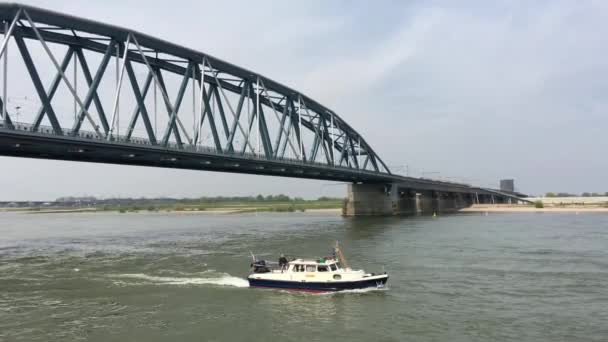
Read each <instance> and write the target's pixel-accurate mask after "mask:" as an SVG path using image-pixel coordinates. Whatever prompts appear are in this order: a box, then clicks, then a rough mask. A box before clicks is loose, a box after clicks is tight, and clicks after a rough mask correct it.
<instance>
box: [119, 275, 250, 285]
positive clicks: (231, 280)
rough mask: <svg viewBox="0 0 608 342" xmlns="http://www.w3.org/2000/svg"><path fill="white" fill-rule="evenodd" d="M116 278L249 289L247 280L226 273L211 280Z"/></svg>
mask: <svg viewBox="0 0 608 342" xmlns="http://www.w3.org/2000/svg"><path fill="white" fill-rule="evenodd" d="M117 276H118V277H121V278H131V279H140V280H146V281H149V282H153V283H158V284H166V285H219V286H233V287H249V282H248V281H247V280H245V279H243V278H239V277H233V276H231V275H230V274H227V273H224V274H222V275H220V276H219V277H213V278H211V277H210V278H200V277H198V278H190V277H157V276H149V275H146V274H143V273H129V274H119V275H117Z"/></svg>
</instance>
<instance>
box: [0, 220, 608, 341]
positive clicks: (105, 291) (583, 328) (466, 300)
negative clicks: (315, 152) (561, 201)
mask: <svg viewBox="0 0 608 342" xmlns="http://www.w3.org/2000/svg"><path fill="white" fill-rule="evenodd" d="M335 240H340V241H341V243H342V244H343V246H344V250H345V253H346V255H347V257H348V259H349V262H350V263H351V264H352V265H353V266H356V267H361V268H364V269H366V270H368V271H371V272H373V271H381V270H382V269H383V268H384V269H385V270H386V271H387V272H388V273H389V275H390V276H391V278H390V280H389V288H388V289H387V290H374V291H355V292H347V293H337V294H329V295H313V294H301V293H295V292H282V291H274V290H260V289H250V288H248V287H247V281H246V280H245V277H246V275H247V272H248V270H249V269H248V268H249V251H250V250H251V251H254V252H255V253H256V254H259V255H261V256H264V257H268V258H273V259H274V258H276V257H277V255H278V254H279V253H281V252H283V253H286V254H289V255H295V256H322V255H327V254H328V252H329V250H330V247H331V245H332V244H333V242H334V241H335ZM79 340H82V341H85V340H86V341H175V342H177V341H606V340H608V215H602V214H586V215H574V214H497V215H489V216H482V215H454V216H441V217H437V218H427V217H420V218H407V219H400V218H371V219H344V218H341V217H338V216H335V215H333V214H311V213H297V214H263V215H253V214H252V215H222V216H219V215H218V216H213V215H176V214H162V213H155V214H151V213H145V214H51V215H42V214H12V213H0V341H79Z"/></svg>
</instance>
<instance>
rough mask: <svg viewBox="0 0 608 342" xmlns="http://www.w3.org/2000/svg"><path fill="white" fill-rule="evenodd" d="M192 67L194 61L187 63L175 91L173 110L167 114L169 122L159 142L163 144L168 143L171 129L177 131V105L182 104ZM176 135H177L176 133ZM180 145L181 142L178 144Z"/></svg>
mask: <svg viewBox="0 0 608 342" xmlns="http://www.w3.org/2000/svg"><path fill="white" fill-rule="evenodd" d="M193 67H194V63H192V62H190V63H188V67H187V68H186V73H184V78H183V79H182V84H181V85H180V87H179V91H178V93H177V98H176V99H175V103H174V105H173V110H172V112H171V115H170V116H169V123H168V124H167V128H166V129H165V134H163V139H162V142H161V144H162V145H163V146H167V144H168V143H169V137H170V136H171V131H173V132H177V131H178V128H177V125H176V120H177V113H178V112H179V107H180V106H181V104H182V100H183V99H184V94H185V93H186V87H187V86H188V81H190V75H191V74H192V70H193ZM176 137H177V135H176ZM180 145H181V144H180Z"/></svg>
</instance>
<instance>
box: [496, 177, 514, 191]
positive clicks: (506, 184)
mask: <svg viewBox="0 0 608 342" xmlns="http://www.w3.org/2000/svg"><path fill="white" fill-rule="evenodd" d="M500 190H502V191H508V192H515V181H514V180H513V179H501V180H500Z"/></svg>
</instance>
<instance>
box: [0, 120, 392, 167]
mask: <svg viewBox="0 0 608 342" xmlns="http://www.w3.org/2000/svg"><path fill="white" fill-rule="evenodd" d="M0 129H5V130H13V131H19V132H27V133H34V134H43V135H52V136H65V137H70V138H79V139H82V140H95V141H102V142H107V143H119V144H129V145H136V146H147V147H151V148H161V149H165V150H170V151H177V152H194V153H204V154H206V155H209V154H212V155H215V156H217V157H236V158H245V159H248V160H259V161H276V162H281V163H288V164H291V165H305V166H315V167H322V168H325V169H328V170H332V169H337V170H348V171H350V172H357V173H362V174H370V175H378V172H372V171H367V170H362V169H357V168H353V167H344V166H339V165H328V164H323V163H319V162H312V161H302V160H300V159H295V158H288V157H274V158H268V157H266V156H265V155H263V154H255V153H250V152H233V151H221V152H220V151H218V150H217V149H215V148H213V147H209V146H203V145H192V144H186V143H184V144H182V145H181V146H180V145H178V144H176V143H174V142H169V143H168V144H167V145H159V144H153V143H152V142H151V141H150V140H148V139H145V138H139V137H133V136H131V137H128V136H126V135H117V134H112V135H111V136H109V137H108V136H102V135H99V134H98V133H96V132H92V131H86V130H82V129H81V130H78V131H77V133H76V134H74V131H73V130H71V129H67V128H62V134H57V133H56V132H55V130H54V129H53V127H51V126H45V125H39V126H38V129H35V128H34V125H32V124H29V123H24V122H15V121H13V122H12V127H10V126H8V125H6V124H5V123H3V122H2V121H0ZM381 174H385V175H387V176H389V175H390V174H388V173H382V172H381Z"/></svg>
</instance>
